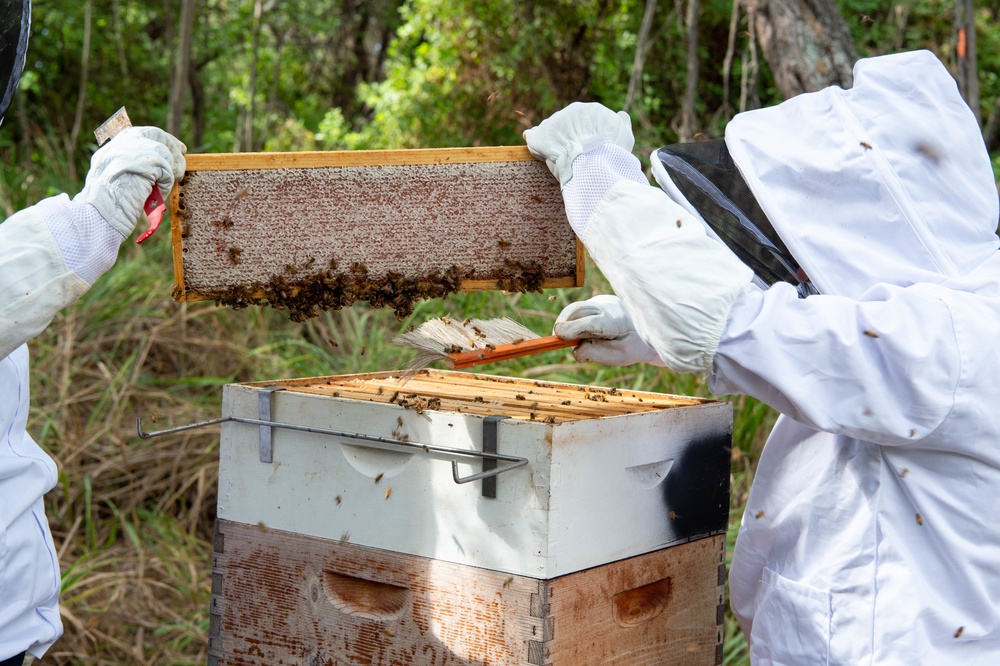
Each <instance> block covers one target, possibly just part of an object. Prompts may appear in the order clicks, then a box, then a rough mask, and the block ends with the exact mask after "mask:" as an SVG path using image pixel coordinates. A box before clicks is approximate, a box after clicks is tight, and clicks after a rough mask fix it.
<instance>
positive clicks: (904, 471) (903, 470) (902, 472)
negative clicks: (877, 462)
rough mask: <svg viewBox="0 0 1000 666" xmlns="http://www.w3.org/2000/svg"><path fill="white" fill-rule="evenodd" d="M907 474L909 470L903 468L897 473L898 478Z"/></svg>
mask: <svg viewBox="0 0 1000 666" xmlns="http://www.w3.org/2000/svg"><path fill="white" fill-rule="evenodd" d="M909 473H910V470H908V469H906V468H905V467H904V468H903V469H901V470H900V471H899V475H900V476H906V475H907V474H909Z"/></svg>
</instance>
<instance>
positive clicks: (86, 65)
mask: <svg viewBox="0 0 1000 666" xmlns="http://www.w3.org/2000/svg"><path fill="white" fill-rule="evenodd" d="M92 9H93V1H92V0H87V2H86V4H84V6H83V55H81V56H80V88H79V90H78V91H77V96H76V115H75V116H74V117H73V130H72V131H71V132H70V137H69V146H67V151H66V153H67V154H66V157H67V160H66V161H67V162H68V163H69V177H70V180H76V142H77V141H79V140H80V132H81V131H83V109H84V106H85V104H86V101H87V79H88V78H89V75H90V37H91V34H92V32H93V31H92V26H93V22H92V20H91V15H92V14H93V11H92Z"/></svg>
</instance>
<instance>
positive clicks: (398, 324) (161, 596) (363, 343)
mask: <svg viewBox="0 0 1000 666" xmlns="http://www.w3.org/2000/svg"><path fill="white" fill-rule="evenodd" d="M16 187H17V184H16V183H5V189H6V190H7V191H8V192H10V191H11V190H12V188H13V189H16ZM26 196H29V195H26ZM167 240H168V239H167V236H166V234H164V233H163V232H162V231H161V233H160V234H159V235H157V236H154V238H153V239H152V241H151V242H149V243H146V244H145V245H144V246H143V247H141V248H139V247H137V246H135V244H134V243H128V244H126V246H125V247H124V248H123V250H122V254H121V257H120V259H119V262H118V264H117V265H116V266H115V268H114V269H113V270H112V271H111V272H110V273H108V274H107V275H105V276H104V277H103V278H101V280H100V281H99V282H98V283H97V284H96V285H95V286H94V288H93V289H91V291H90V292H88V293H87V294H86V295H85V296H84V297H83V299H82V300H81V301H80V302H79V303H77V304H76V305H75V306H73V307H72V308H69V309H68V310H67V311H65V312H63V313H61V314H60V315H58V316H57V317H56V318H55V320H54V321H53V322H52V324H51V325H50V326H49V328H48V330H47V331H46V332H45V333H44V334H43V335H41V336H39V337H38V338H37V339H36V340H34V341H33V342H32V343H31V353H32V392H33V397H32V400H33V404H32V410H31V418H30V422H29V430H30V432H31V433H32V434H33V435H34V436H35V438H36V440H37V441H38V442H39V444H40V445H41V446H42V447H43V448H44V449H45V450H47V451H48V452H49V453H50V454H51V455H52V456H53V457H54V458H55V459H56V461H57V463H58V465H59V469H60V477H59V483H58V485H57V487H56V488H55V489H54V490H53V491H52V492H51V493H50V494H49V495H48V496H47V511H48V516H49V520H50V523H51V526H52V531H53V536H54V539H55V543H56V547H57V549H58V552H59V559H60V562H61V563H62V569H63V602H62V604H63V605H62V614H63V620H64V624H65V626H66V633H65V635H64V636H63V638H61V639H60V640H59V641H58V642H57V643H56V645H55V646H54V647H53V648H52V650H51V651H50V652H49V655H48V656H47V657H46V660H45V663H47V664H58V665H81V666H82V665H87V666H103V665H109V664H135V665H145V664H177V665H180V664H204V663H206V660H207V632H208V608H209V599H210V594H211V550H212V546H211V544H212V537H213V520H214V513H215V503H216V478H217V472H218V461H217V430H213V429H208V430H196V431H190V432H186V433H182V434H177V435H174V436H170V437H159V438H152V439H148V440H143V439H140V438H138V437H137V436H136V433H135V428H134V423H135V419H136V417H141V418H142V419H143V420H144V427H145V428H146V429H160V428H167V427H171V426H175V425H181V424H186V423H191V422H195V421H199V420H205V419H210V418H215V417H217V416H218V415H219V413H220V409H221V404H220V403H221V394H222V386H223V385H225V384H227V383H231V382H240V381H251V380H264V379H285V378H295V377H303V376H319V375H330V374H344V373H355V372H370V371H380V370H388V369H399V368H402V367H405V366H406V365H407V364H408V362H409V360H410V358H411V356H412V352H410V351H409V350H405V349H402V348H399V347H396V346H394V345H393V344H392V343H391V339H392V338H393V337H394V336H395V335H396V334H397V333H399V332H400V331H402V330H404V329H406V328H407V327H408V326H409V325H410V324H411V323H412V324H419V323H421V322H423V321H425V320H426V319H429V318H432V317H436V316H440V315H443V314H452V315H455V316H459V317H466V316H479V317H496V316H501V315H507V316H512V317H514V318H517V319H518V320H520V321H521V322H522V323H524V324H525V325H527V326H528V327H529V328H531V329H533V330H535V331H538V332H539V333H543V334H544V333H546V332H548V331H549V330H550V329H551V327H552V323H553V321H554V320H555V317H556V315H557V314H558V312H559V311H560V310H561V308H562V307H563V306H564V305H566V304H568V303H570V302H572V301H573V300H578V299H581V298H586V297H588V296H589V295H591V294H592V293H597V292H600V291H605V290H606V288H607V287H606V284H605V283H604V282H603V280H602V278H601V276H600V275H599V274H598V273H597V271H596V270H593V269H591V271H590V274H589V276H588V286H587V287H586V288H583V289H562V290H552V291H548V292H546V293H545V294H502V293H497V292H482V293H469V294H460V295H455V296H453V297H450V298H448V299H446V300H443V301H442V300H434V301H425V302H421V303H419V304H418V305H417V307H416V308H415V310H414V313H413V314H412V315H411V317H410V318H408V319H407V320H405V321H397V320H396V319H395V318H394V317H393V315H392V313H391V312H389V311H384V310H373V309H370V308H368V307H367V306H364V305H359V306H356V307H354V308H351V309H347V310H342V311H337V312H327V313H323V314H322V315H321V316H319V317H317V318H316V319H314V320H311V321H309V322H306V323H305V324H293V323H291V322H289V321H288V319H287V317H285V316H283V315H282V314H281V313H280V312H276V311H273V310H270V309H263V308H250V309H248V310H244V311H240V312H236V311H232V310H228V309H218V308H216V307H215V306H214V305H212V304H178V303H174V302H173V301H172V300H171V298H170V295H169V294H170V288H171V285H172V274H171V258H170V249H169V247H168V243H167ZM482 370H483V371H484V372H488V373H496V374H504V375H513V376H522V377H529V378H536V379H547V380H553V381H567V382H574V383H578V384H597V385H603V386H609V387H610V386H615V387H619V388H631V389H641V390H651V391H659V392H664V393H679V394H687V395H699V396H704V395H708V391H707V387H706V386H705V383H704V381H703V379H702V378H700V377H696V376H688V375H674V374H672V373H670V372H668V371H666V370H664V369H661V368H655V367H652V366H631V367H626V368H607V367H601V366H596V365H590V364H580V363H576V362H575V361H573V359H572V356H570V355H569V353H568V352H566V351H565V350H562V351H558V352H550V353H548V354H545V355H542V356H539V357H535V358H530V357H529V358H527V359H516V360H513V361H509V362H505V363H500V364H495V365H493V366H484V367H483V368H482ZM735 414H736V416H735V419H736V421H735V425H734V451H733V477H732V479H733V483H732V488H733V527H732V528H731V529H730V533H729V537H730V539H729V542H730V546H731V545H732V542H733V540H734V539H735V532H736V525H738V520H739V516H740V513H741V507H742V504H743V503H744V502H745V498H746V492H747V490H748V488H749V483H750V479H751V478H752V473H753V465H752V461H753V460H754V459H755V458H756V454H757V452H758V451H759V448H760V446H761V444H762V441H763V440H762V438H763V436H764V435H765V434H766V432H767V431H768V430H769V427H770V425H771V423H772V421H773V415H772V414H771V412H770V410H768V409H767V408H766V407H764V406H763V405H761V404H760V403H757V402H755V401H753V400H750V399H747V398H743V397H740V398H737V399H736V400H735ZM725 626H726V635H725V655H724V658H725V662H724V663H726V664H747V663H749V661H748V657H747V655H746V645H745V641H744V640H743V638H742V636H741V635H740V633H739V630H738V628H737V626H736V623H735V621H734V620H733V619H732V618H731V617H729V616H727V618H726V625H725Z"/></svg>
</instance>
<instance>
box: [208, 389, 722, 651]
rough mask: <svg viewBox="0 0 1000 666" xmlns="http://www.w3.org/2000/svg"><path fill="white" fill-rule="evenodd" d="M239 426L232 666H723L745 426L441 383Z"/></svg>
mask: <svg viewBox="0 0 1000 666" xmlns="http://www.w3.org/2000/svg"><path fill="white" fill-rule="evenodd" d="M223 412H224V413H223V416H224V417H228V418H230V419H231V420H229V421H227V422H226V423H224V425H223V429H222V435H221V452H220V455H221V457H220V479H219V481H220V484H219V504H218V533H217V541H216V548H215V551H216V552H215V555H214V569H213V588H212V609H211V613H212V615H211V629H210V647H209V654H210V663H212V664H267V665H269V666H270V665H275V664H324V665H338V666H339V665H342V664H343V665H346V664H373V665H374V664H379V665H382V664H386V665H387V664H400V665H402V664H416V665H427V666H445V665H447V666H452V665H455V666H458V665H462V666H466V665H472V664H479V665H485V664H491V665H507V664H519V665H520V664H524V665H528V664H533V665H538V666H541V665H557V666H558V665H567V666H568V665H573V666H581V665H590V664H595V665H597V664H603V665H607V666H611V665H616V666H617V665H629V664H643V665H646V664H648V665H653V664H717V663H721V655H722V651H721V644H722V603H723V583H724V577H725V531H726V523H727V516H728V504H729V502H728V496H729V450H730V445H731V424H732V411H731V406H730V405H729V404H727V403H722V402H716V401H710V400H702V399H694V398H683V397H678V396H668V395H662V394H656V393H644V392H632V391H624V390H616V389H607V388H599V387H587V386H577V385H573V384H559V383H548V382H535V381H529V380H524V379H510V378H504V377H496V376H487V375H475V374H469V373H463V372H453V371H439V370H420V371H416V372H415V373H376V374H363V375H347V376H337V377H325V378H315V379H301V380H293V381H280V382H272V383H256V384H235V385H230V386H227V387H226V388H225V392H224V398H223Z"/></svg>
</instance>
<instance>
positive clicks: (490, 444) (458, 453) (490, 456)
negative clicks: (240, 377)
mask: <svg viewBox="0 0 1000 666" xmlns="http://www.w3.org/2000/svg"><path fill="white" fill-rule="evenodd" d="M281 390H283V389H282V387H267V388H264V389H262V390H261V392H260V394H259V396H258V400H259V402H258V414H259V415H260V418H256V419H251V418H246V417H242V416H223V417H220V418H217V419H210V420H208V421H200V422H198V423H190V424H187V425H182V426H177V427H174V428H167V429H165V430H156V431H153V432H145V431H144V430H143V429H142V419H141V418H137V419H136V420H135V431H136V434H138V435H139V437H140V438H141V439H149V438H151V437H160V436H162V435H172V434H174V433H178V432H184V431H186V430H195V429H197V428H204V427H207V426H212V425H217V424H221V423H230V422H234V423H243V424H245V425H255V426H258V427H259V430H260V434H259V438H260V439H259V449H260V461H261V462H262V463H271V462H273V459H274V458H273V453H272V434H273V429H274V428H282V429H284V430H295V431H298V432H308V433H312V434H316V435H328V436H331V437H341V438H344V439H351V440H357V441H361V442H364V443H363V444H359V445H358V446H365V447H369V448H373V449H381V450H383V451H396V452H399V453H417V452H423V453H425V454H427V455H432V456H435V457H439V458H443V459H445V460H448V461H450V462H451V476H452V478H453V479H454V480H455V483H459V484H461V483H470V482H472V481H480V480H481V481H482V482H483V496H484V497H490V498H496V485H497V484H496V477H497V476H499V475H500V474H503V473H504V472H508V471H510V470H512V469H517V468H518V467H524V466H525V465H527V464H528V459H527V458H521V457H518V456H507V455H503V454H501V453H497V423H498V422H499V421H500V420H501V419H505V418H507V417H506V416H487V417H486V418H484V419H483V450H482V451H473V450H468V449H455V448H450V447H446V446H434V445H431V444H421V443H420V442H411V441H403V440H399V439H393V438H390V437H379V436H377V435H365V434H362V433H351V432H342V431H339V430H330V429H327V428H314V427H311V426H302V425H295V424H292V423H281V422H279V421H273V420H271V395H272V394H273V393H274V392H276V391H281ZM474 460H480V461H482V467H481V470H482V471H480V472H478V473H476V474H469V475H467V476H462V475H461V474H460V473H459V471H458V464H459V463H460V462H470V461H474ZM501 463H506V464H503V465H501Z"/></svg>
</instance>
